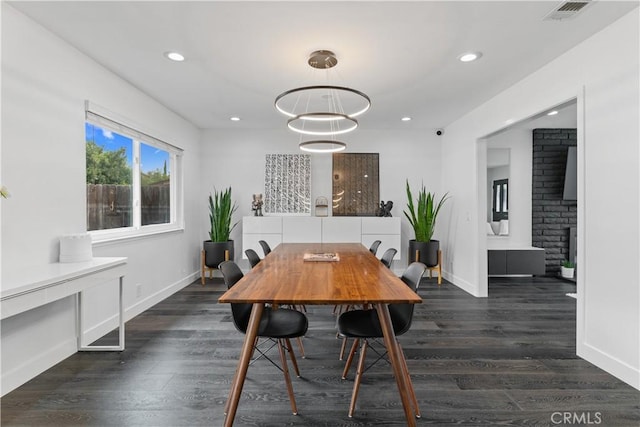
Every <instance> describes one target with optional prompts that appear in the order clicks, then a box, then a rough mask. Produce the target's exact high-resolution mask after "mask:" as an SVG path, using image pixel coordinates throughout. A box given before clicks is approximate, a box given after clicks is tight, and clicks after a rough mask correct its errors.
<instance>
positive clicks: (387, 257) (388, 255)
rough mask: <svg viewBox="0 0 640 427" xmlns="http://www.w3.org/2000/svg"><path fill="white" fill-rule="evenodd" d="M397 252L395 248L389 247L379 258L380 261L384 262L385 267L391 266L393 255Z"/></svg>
mask: <svg viewBox="0 0 640 427" xmlns="http://www.w3.org/2000/svg"><path fill="white" fill-rule="evenodd" d="M397 252H398V250H397V249H394V248H389V249H387V250H386V251H384V253H383V254H382V258H380V262H382V263H383V264H384V266H385V267H387V268H389V269H390V268H391V264H393V257H394V256H396V253H397Z"/></svg>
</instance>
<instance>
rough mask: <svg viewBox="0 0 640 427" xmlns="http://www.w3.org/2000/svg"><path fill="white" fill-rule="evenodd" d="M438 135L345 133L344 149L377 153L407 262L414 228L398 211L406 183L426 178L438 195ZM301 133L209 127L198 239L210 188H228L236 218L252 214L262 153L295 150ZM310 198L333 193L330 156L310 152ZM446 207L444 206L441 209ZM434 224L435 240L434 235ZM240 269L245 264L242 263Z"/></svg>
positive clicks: (260, 187)
mask: <svg viewBox="0 0 640 427" xmlns="http://www.w3.org/2000/svg"><path fill="white" fill-rule="evenodd" d="M440 138H441V137H439V136H436V135H435V133H433V132H425V131H423V130H422V131H418V130H411V131H409V130H408V131H404V132H397V131H394V132H385V131H367V130H364V129H358V130H356V131H355V132H353V133H350V134H349V135H347V136H345V137H344V138H343V139H342V140H343V141H344V142H346V143H347V151H345V152H351V153H380V198H381V199H382V200H385V201H388V200H392V201H393V202H394V206H393V210H392V215H393V216H400V217H402V218H403V220H402V248H398V251H399V252H401V254H402V255H401V256H402V261H401V262H396V264H397V265H406V260H407V251H408V240H409V239H413V238H414V237H415V236H414V235H413V230H412V229H411V226H410V225H409V223H408V221H407V220H406V218H404V214H403V213H402V211H403V210H404V209H405V208H406V203H407V198H406V191H405V182H406V180H407V179H408V180H409V183H410V184H411V185H412V187H413V188H416V187H417V186H418V185H421V183H422V182H424V184H425V186H426V187H427V188H428V189H429V190H430V191H435V192H437V193H438V194H442V190H441V186H440V160H439V159H440ZM298 143H299V136H298V135H297V134H294V133H293V132H291V131H289V130H287V129H286V120H285V118H284V117H283V119H282V130H281V131H272V130H271V131H264V130H241V129H239V130H209V131H206V132H204V136H203V144H202V169H203V184H204V187H205V190H204V194H202V197H201V199H202V200H201V201H199V204H200V205H201V206H202V208H201V209H202V233H201V235H202V240H205V239H206V233H207V226H208V225H207V222H208V218H207V217H206V212H207V211H206V209H207V207H206V206H207V205H206V197H207V196H208V193H209V191H213V188H214V187H216V188H217V189H218V190H220V189H222V188H225V187H228V186H230V185H231V186H232V193H233V198H234V200H235V201H236V202H237V204H238V206H239V207H238V215H237V219H240V218H241V217H242V216H243V215H251V214H252V212H251V200H252V199H251V195H252V194H253V193H264V167H265V154H296V153H301V151H300V150H299V149H298ZM311 156H312V158H311V170H312V176H311V200H312V202H313V201H315V198H316V197H318V196H325V197H327V198H328V199H329V198H330V197H331V165H332V162H331V157H332V156H331V154H312V155H311ZM444 210H446V208H443V212H444ZM439 231H441V229H440V227H436V233H435V237H434V238H438V232H439ZM232 238H233V239H234V240H235V242H236V243H235V252H236V254H235V256H236V259H239V258H240V257H241V255H242V251H243V249H242V247H241V244H240V242H242V229H241V224H239V225H238V227H237V228H236V229H235V230H234V232H233V233H232ZM242 265H243V267H246V266H247V265H248V264H247V265H244V264H242Z"/></svg>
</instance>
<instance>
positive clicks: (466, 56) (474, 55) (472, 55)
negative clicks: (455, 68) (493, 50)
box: [458, 52, 482, 62]
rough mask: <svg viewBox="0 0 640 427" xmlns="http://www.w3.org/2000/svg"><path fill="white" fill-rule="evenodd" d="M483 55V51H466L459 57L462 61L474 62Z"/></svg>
mask: <svg viewBox="0 0 640 427" xmlns="http://www.w3.org/2000/svg"><path fill="white" fill-rule="evenodd" d="M481 56H482V52H466V53H463V54H462V55H460V56H458V59H459V60H460V61H462V62H472V61H475V60H476V59H479V58H480V57H481Z"/></svg>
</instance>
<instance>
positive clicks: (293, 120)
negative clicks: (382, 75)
mask: <svg viewBox="0 0 640 427" xmlns="http://www.w3.org/2000/svg"><path fill="white" fill-rule="evenodd" d="M308 63H309V65H310V66H311V67H313V68H316V69H329V68H332V67H334V66H335V65H336V64H337V63H338V59H337V58H336V55H335V54H334V53H333V52H331V51H328V50H317V51H315V52H313V53H312V54H311V55H310V56H309V61H308ZM274 105H275V108H276V109H277V110H278V111H279V112H280V113H282V114H284V115H285V116H287V117H289V120H288V121H287V126H288V127H289V129H291V130H292V131H294V132H298V133H301V134H305V135H318V136H326V135H340V134H343V133H347V132H351V131H353V130H355V129H356V128H357V127H358V122H357V120H355V117H358V116H360V115H361V114H363V113H365V112H366V111H367V110H369V108H371V99H370V98H369V97H368V96H367V95H366V94H365V93H363V92H361V91H359V90H356V89H352V88H348V87H344V86H334V85H315V86H304V87H299V88H295V89H291V90H287V91H285V92H283V93H281V94H280V95H278V96H277V97H276V99H275V103H274ZM341 124H346V125H343V126H341Z"/></svg>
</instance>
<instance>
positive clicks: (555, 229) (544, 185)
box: [531, 129, 577, 276]
mask: <svg viewBox="0 0 640 427" xmlns="http://www.w3.org/2000/svg"><path fill="white" fill-rule="evenodd" d="M571 146H574V147H575V146H576V129H534V130H533V182H532V186H533V188H532V203H531V207H532V213H531V214H532V217H531V223H532V244H533V246H537V247H541V248H545V252H546V260H545V263H546V274H547V275H552V276H555V275H557V274H558V271H559V270H560V265H561V264H562V261H563V260H564V259H569V228H570V227H575V226H576V223H577V209H576V202H575V201H566V200H562V192H563V190H564V174H565V167H566V164H567V150H568V148H569V147H571Z"/></svg>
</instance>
